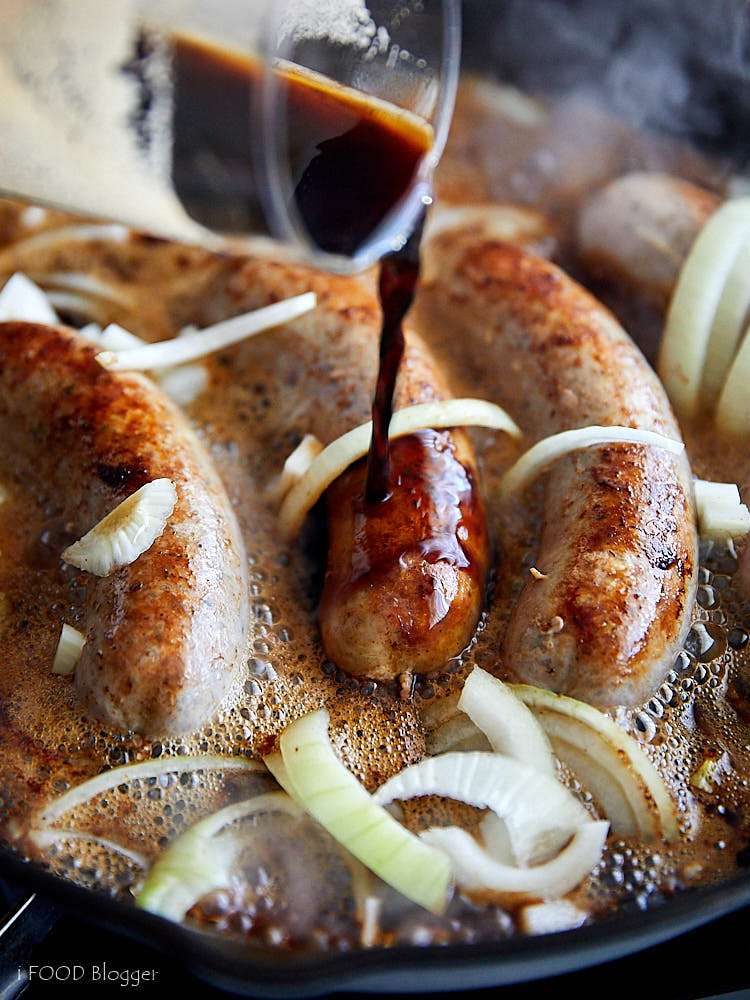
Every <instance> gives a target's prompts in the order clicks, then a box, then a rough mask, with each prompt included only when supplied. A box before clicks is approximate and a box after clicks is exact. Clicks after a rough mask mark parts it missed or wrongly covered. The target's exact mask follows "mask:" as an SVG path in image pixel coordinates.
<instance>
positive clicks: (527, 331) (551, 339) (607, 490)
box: [419, 234, 697, 705]
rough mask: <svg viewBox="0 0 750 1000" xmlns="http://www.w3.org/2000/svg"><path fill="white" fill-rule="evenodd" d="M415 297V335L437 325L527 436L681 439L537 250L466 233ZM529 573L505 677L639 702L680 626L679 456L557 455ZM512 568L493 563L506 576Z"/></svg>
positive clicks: (683, 468) (688, 510)
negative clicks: (643, 434) (639, 434)
mask: <svg viewBox="0 0 750 1000" xmlns="http://www.w3.org/2000/svg"><path fill="white" fill-rule="evenodd" d="M437 239H438V241H440V240H444V241H445V242H446V246H445V247H444V248H443V247H442V246H441V247H439V248H438V249H439V250H443V249H444V258H445V260H446V262H449V263H448V266H447V267H446V269H445V270H443V272H442V274H441V276H440V280H439V281H437V282H434V283H433V284H432V285H430V286H429V288H427V289H425V290H424V292H423V296H422V300H421V306H420V312H419V318H420V320H421V322H422V323H423V324H424V326H423V330H428V329H429V328H430V327H432V328H433V329H437V328H438V327H441V326H442V327H445V326H446V325H447V326H448V327H449V328H450V330H451V335H452V337H453V338H454V339H455V338H458V342H459V343H460V344H461V345H462V351H464V352H465V364H466V366H467V368H468V369H469V370H479V371H481V370H482V368H484V370H491V372H492V379H491V380H489V379H488V380H486V384H487V385H491V390H492V392H493V394H494V398H495V401H496V402H498V403H500V404H501V405H504V406H506V407H507V408H508V409H509V410H510V412H511V414H512V415H513V416H514V418H515V419H516V420H517V421H518V422H519V424H520V425H521V427H522V429H524V430H526V431H527V432H528V433H529V436H530V438H531V439H532V440H533V439H536V438H542V437H544V436H546V435H549V434H552V433H555V432H557V431H562V430H566V429H569V428H574V427H582V426H585V425H587V424H605V425H606V424H622V425H626V426H630V427H641V428H645V429H648V430H653V431H658V432H660V433H662V434H665V435H667V436H669V437H672V438H679V431H678V428H677V425H676V422H675V420H674V417H673V415H672V412H671V409H670V406H669V403H668V401H667V399H666V396H665V394H664V391H663V389H662V387H661V385H660V383H659V381H658V379H657V378H656V376H655V374H654V373H653V371H652V370H651V368H650V367H649V366H648V364H647V363H646V361H645V360H644V358H643V357H642V355H641V354H640V352H639V351H638V350H637V348H636V347H635V346H634V344H633V343H632V341H631V340H630V339H629V338H628V336H627V334H626V333H625V332H624V331H623V330H622V328H621V327H620V326H619V325H618V324H617V322H616V321H615V320H614V318H613V317H612V315H611V314H610V313H608V312H607V310H605V309H604V308H603V307H602V306H601V305H600V304H599V303H598V302H597V301H596V300H595V299H594V298H593V297H592V296H591V295H589V294H588V293H587V292H586V291H585V290H584V289H582V288H581V287H580V286H578V285H577V284H576V283H575V282H574V281H572V280H571V279H570V278H569V277H567V276H566V275H565V274H564V273H563V272H562V271H561V270H560V269H559V268H557V267H556V266H554V265H553V264H551V263H549V262H548V261H546V260H543V259H541V258H538V257H535V256H532V255H530V254H527V253H525V252H524V251H522V250H520V249H519V248H517V247H513V246H510V245H505V244H501V243H497V242H493V241H479V242H478V243H477V244H476V245H475V246H473V247H471V248H469V249H464V250H463V252H461V253H459V254H458V255H455V256H454V255H452V253H451V245H450V241H451V235H450V234H445V236H443V237H438V238H437ZM535 563H536V567H537V568H538V570H539V571H540V572H541V574H543V576H542V577H540V578H539V579H535V578H529V582H528V583H527V584H526V585H525V586H524V588H523V590H522V591H521V594H520V597H519V598H518V601H517V603H516V605H515V607H514V608H513V610H512V613H511V615H510V620H509V622H508V626H507V629H506V632H505V637H504V641H503V645H502V651H501V654H502V671H503V675H504V676H506V677H508V678H511V679H514V680H522V681H525V682H528V683H532V684H537V685H540V686H542V687H546V688H551V689H552V690H555V691H560V692H565V693H567V694H570V695H572V696H575V697H578V698H582V699H584V700H586V701H590V702H593V703H595V704H599V705H612V704H625V705H635V704H638V703H640V702H641V701H643V700H644V699H646V698H648V697H649V696H650V694H651V693H652V692H653V690H654V689H655V688H656V687H657V686H658V684H659V683H660V682H661V680H662V679H663V677H664V675H665V674H666V672H667V671H668V669H669V668H670V666H671V663H672V659H673V656H674V654H675V652H676V650H677V649H678V647H679V645H680V643H681V642H682V640H683V638H684V635H685V633H686V631H687V628H688V626H689V612H690V609H691V607H692V600H693V593H694V587H695V575H696V567H697V541H696V531H695V524H694V516H693V509H692V501H691V479H690V470H689V468H688V464H687V461H686V460H684V459H681V460H675V459H674V458H673V457H671V456H669V455H667V454H666V453H664V452H661V451H659V450H657V449H654V448H644V447H642V446H635V445H622V444H620V445H612V446H608V447H603V448H595V449H589V450H586V451H581V452H578V453H576V454H574V455H573V456H572V457H570V458H567V459H563V460H561V461H559V462H558V463H556V465H555V466H554V468H553V470H552V471H551V473H550V475H549V479H548V486H547V492H546V503H545V512H544V524H543V528H542V533H541V539H540V542H539V548H538V553H537V555H536V559H535ZM513 569H514V567H507V566H506V567H503V570H504V571H505V572H512V571H513Z"/></svg>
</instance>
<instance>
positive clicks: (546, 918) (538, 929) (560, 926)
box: [518, 899, 588, 934]
mask: <svg viewBox="0 0 750 1000" xmlns="http://www.w3.org/2000/svg"><path fill="white" fill-rule="evenodd" d="M587 919H588V914H587V913H586V911H585V910H581V909H579V908H578V907H577V906H576V905H575V903H572V902H571V901H570V900H569V899H550V900H549V901H548V902H546V903H530V904H529V905H528V906H524V908H523V909H522V910H521V912H520V913H519V915H518V920H519V927H520V930H521V933H522V934H557V933H559V932H560V931H571V930H573V929H574V928H575V927H581V926H582V925H583V924H585V923H586V920H587Z"/></svg>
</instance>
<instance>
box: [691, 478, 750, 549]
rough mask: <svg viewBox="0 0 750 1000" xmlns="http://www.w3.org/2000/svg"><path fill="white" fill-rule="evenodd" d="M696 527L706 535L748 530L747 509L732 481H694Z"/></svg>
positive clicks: (731, 535) (730, 534)
mask: <svg viewBox="0 0 750 1000" xmlns="http://www.w3.org/2000/svg"><path fill="white" fill-rule="evenodd" d="M695 507H696V512H697V516H698V530H699V531H700V533H701V534H702V535H705V536H707V537H708V538H714V539H720V540H726V539H727V538H741V537H742V536H743V535H746V534H747V533H748V531H750V511H748V509H747V507H746V505H745V504H744V503H742V502H741V501H740V491H739V489H738V488H737V486H736V485H735V484H734V483H711V482H708V481H707V480H705V479H696V481H695Z"/></svg>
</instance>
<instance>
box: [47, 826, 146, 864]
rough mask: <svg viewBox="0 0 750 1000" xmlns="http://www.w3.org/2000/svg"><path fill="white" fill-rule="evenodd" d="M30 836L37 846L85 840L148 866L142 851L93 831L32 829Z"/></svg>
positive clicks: (52, 845) (51, 845) (50, 845)
mask: <svg viewBox="0 0 750 1000" xmlns="http://www.w3.org/2000/svg"><path fill="white" fill-rule="evenodd" d="M29 837H30V839H31V840H32V842H33V843H34V844H36V846H37V847H39V848H42V849H44V848H45V847H54V846H55V845H56V844H60V843H65V842H66V841H69V840H85V841H87V842H88V843H90V844H98V845H99V847H103V848H104V849H105V850H107V851H116V852H117V853H118V854H122V855H123V856H124V857H126V858H128V859H129V860H130V861H132V862H133V863H134V864H136V865H138V867H139V868H143V869H144V870H145V869H146V868H148V858H147V857H146V855H145V854H141V852H140V851H134V850H133V848H132V847H125V846H124V845H123V844H118V843H116V842H115V841H114V840H109V839H108V838H107V837H97V836H96V835H95V834H93V833H86V832H84V831H81V830H30V831H29Z"/></svg>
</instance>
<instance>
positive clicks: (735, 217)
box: [657, 198, 750, 418]
mask: <svg viewBox="0 0 750 1000" xmlns="http://www.w3.org/2000/svg"><path fill="white" fill-rule="evenodd" d="M748 232H750V198H736V199H733V200H730V201H727V202H725V203H724V204H723V205H722V206H720V207H719V208H718V209H717V210H716V211H715V212H714V213H713V214H712V215H711V216H710V218H709V219H708V221H707V222H706V224H705V225H704V226H703V228H702V229H701V231H700V233H699V234H698V236H697V238H696V240H695V242H694V243H693V246H692V248H691V250H690V252H689V254H688V256H687V258H686V260H685V263H684V264H683V266H682V268H681V270H680V276H679V278H678V281H677V286H676V288H675V290H674V293H673V295H672V300H671V302H670V306H669V311H668V313H667V319H666V325H665V329H664V337H663V339H662V344H661V350H660V353H659V360H658V365H657V370H658V373H659V377H660V378H661V380H662V382H663V384H664V387H665V389H666V390H667V395H668V396H669V398H670V400H671V402H672V405H673V406H674V408H675V411H676V413H677V415H678V417H681V418H686V417H688V418H690V417H695V416H696V415H697V411H698V406H699V401H700V398H699V397H700V388H701V378H702V375H703V371H704V366H705V363H706V356H707V350H708V344H709V339H710V335H711V328H712V326H713V322H714V317H715V315H716V309H717V306H718V304H719V301H720V299H721V296H722V292H723V290H724V287H725V284H726V281H727V278H728V276H729V273H730V271H731V269H732V266H733V264H734V263H735V260H736V258H737V256H738V254H739V252H740V250H741V248H742V244H743V243H744V242H745V240H746V239H747V236H748Z"/></svg>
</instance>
